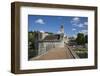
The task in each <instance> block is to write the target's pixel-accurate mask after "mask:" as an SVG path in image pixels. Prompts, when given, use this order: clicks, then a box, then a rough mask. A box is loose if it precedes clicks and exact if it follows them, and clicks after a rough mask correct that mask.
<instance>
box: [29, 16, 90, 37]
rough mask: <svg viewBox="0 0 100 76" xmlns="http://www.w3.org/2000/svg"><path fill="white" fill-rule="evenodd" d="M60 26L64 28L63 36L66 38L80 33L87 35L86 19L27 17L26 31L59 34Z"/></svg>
mask: <svg viewBox="0 0 100 76" xmlns="http://www.w3.org/2000/svg"><path fill="white" fill-rule="evenodd" d="M61 25H63V26H64V34H65V35H67V36H76V35H77V33H80V32H82V33H84V34H87V30H88V17H78V16H51V15H28V31H41V32H52V33H55V34H56V33H59V32H60V27H61Z"/></svg>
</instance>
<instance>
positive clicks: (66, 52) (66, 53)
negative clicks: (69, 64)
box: [30, 44, 79, 60]
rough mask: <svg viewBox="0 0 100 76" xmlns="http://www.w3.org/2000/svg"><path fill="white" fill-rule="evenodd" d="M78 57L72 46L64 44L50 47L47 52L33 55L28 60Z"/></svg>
mask: <svg viewBox="0 0 100 76" xmlns="http://www.w3.org/2000/svg"><path fill="white" fill-rule="evenodd" d="M77 58H79V57H78V56H77V55H76V53H75V52H74V51H73V50H72V48H71V47H70V46H68V45H66V44H65V46H64V47H56V48H52V49H50V50H49V51H48V52H46V53H44V54H42V55H39V56H37V57H33V58H31V59H30V60H55V59H77Z"/></svg>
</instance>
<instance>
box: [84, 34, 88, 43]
mask: <svg viewBox="0 0 100 76" xmlns="http://www.w3.org/2000/svg"><path fill="white" fill-rule="evenodd" d="M85 43H88V35H85Z"/></svg>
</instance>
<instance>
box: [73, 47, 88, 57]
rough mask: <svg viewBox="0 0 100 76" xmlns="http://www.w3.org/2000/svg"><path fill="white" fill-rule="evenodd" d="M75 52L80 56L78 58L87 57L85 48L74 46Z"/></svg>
mask: <svg viewBox="0 0 100 76" xmlns="http://www.w3.org/2000/svg"><path fill="white" fill-rule="evenodd" d="M73 50H74V51H75V52H76V54H77V55H78V56H79V57H80V58H87V57H88V51H87V48H75V49H73Z"/></svg>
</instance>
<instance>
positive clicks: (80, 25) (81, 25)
mask: <svg viewBox="0 0 100 76" xmlns="http://www.w3.org/2000/svg"><path fill="white" fill-rule="evenodd" d="M76 26H77V27H84V24H82V23H80V24H77V25H76Z"/></svg>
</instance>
